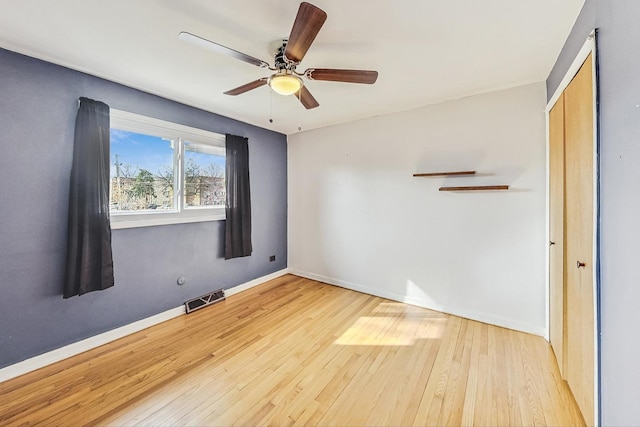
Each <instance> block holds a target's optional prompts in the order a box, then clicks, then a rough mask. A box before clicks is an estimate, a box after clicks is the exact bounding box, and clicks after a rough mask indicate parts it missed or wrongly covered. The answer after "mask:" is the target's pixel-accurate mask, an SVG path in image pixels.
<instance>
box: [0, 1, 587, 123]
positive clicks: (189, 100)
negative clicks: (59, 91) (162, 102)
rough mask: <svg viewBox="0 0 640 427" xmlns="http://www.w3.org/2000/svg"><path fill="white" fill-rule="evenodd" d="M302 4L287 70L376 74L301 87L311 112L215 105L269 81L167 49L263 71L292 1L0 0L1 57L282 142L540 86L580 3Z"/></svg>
mask: <svg viewBox="0 0 640 427" xmlns="http://www.w3.org/2000/svg"><path fill="white" fill-rule="evenodd" d="M311 2H312V3H313V4H315V5H316V6H318V7H320V8H321V9H323V10H324V11H325V12H327V15H328V18H327V21H326V23H325V24H324V27H323V28H322V29H321V30H320V33H319V34H318V37H317V38H316V40H315V42H314V44H313V45H312V46H311V48H310V49H309V51H308V53H307V55H306V57H305V58H304V60H303V61H302V63H301V64H300V66H299V67H298V70H304V69H306V68H311V67H316V68H350V69H369V70H378V72H379V77H378V81H377V82H376V84H375V85H372V86H370V85H358V84H346V83H334V82H321V81H305V84H306V86H307V88H308V89H309V90H310V91H311V93H312V94H313V95H314V96H315V98H316V99H317V100H318V102H319V103H320V107H318V108H316V109H313V110H305V109H304V108H302V107H301V106H300V104H299V103H298V101H297V99H296V98H295V97H293V96H289V97H283V96H280V95H276V94H272V93H271V90H270V89H269V87H268V86H263V87H261V88H258V89H255V90H253V91H250V92H247V93H245V94H243V95H239V96H236V97H231V96H227V95H223V92H224V91H226V90H228V89H231V88H234V87H237V86H240V85H242V84H244V83H248V82H250V81H252V80H256V79H258V78H260V77H263V76H266V75H268V70H264V69H260V68H258V67H255V66H252V65H249V64H247V63H244V62H241V61H239V60H236V59H233V58H229V57H226V56H222V55H218V54H215V53H212V52H210V51H207V50H203V49H201V48H198V47H197V46H193V45H190V44H187V43H184V42H181V41H179V40H178V33H179V32H180V31H188V32H191V33H193V34H197V35H199V36H201V37H204V38H207V39H209V40H213V41H215V42H217V43H220V44H222V45H225V46H228V47H231V48H233V49H235V50H239V51H241V52H244V53H246V54H248V55H251V56H254V57H256V58H259V59H263V60H265V61H267V62H269V63H271V64H273V58H271V54H270V52H269V44H270V42H272V41H273V40H275V39H278V38H282V37H287V36H288V35H289V32H290V30H291V26H292V24H293V21H294V19H295V16H296V13H297V10H298V5H299V3H300V2H299V1H298V0H261V1H259V0H215V1H212V0H180V1H179V0H135V1H133V0H55V1H51V0H20V1H16V0H0V47H3V48H6V49H9V50H13V51H16V52H20V53H24V54H26V55H30V56H33V57H36V58H41V59H44V60H47V61H50V62H53V63H56V64H61V65H64V66H66V67H69V68H73V69H76V70H80V71H84V72H87V73H90V74H94V75H97V76H100V77H104V78H106V79H109V80H113V81H116V82H119V83H123V84H125V85H128V86H132V87H135V88H138V89H142V90H144V91H147V92H151V93H154V94H157V95H161V96H164V97H166V98H169V99H173V100H176V101H180V102H183V103H185V104H189V105H193V106H195V107H199V108H202V109H204V110H207V111H211V112H214V113H217V114H221V115H224V116H228V117H232V118H235V119H238V120H242V121H244V122H247V123H251V124H255V125H257V126H260V127H264V128H268V129H273V130H276V131H279V132H282V133H285V134H291V133H295V132H297V131H298V127H301V128H302V130H303V131H304V130H309V129H314V128H319V127H324V126H329V125H333V124H337V123H342V122H347V121H352V120H357V119H361V118H365V117H371V116H377V115H381V114H386V113H391V112H396V111H403V110H409V109H412V108H416V107H419V106H422V105H427V104H433V103H436V102H441V101H445V100H449V99H455V98H460V97H463V96H468V95H473V94H478V93H483V92H489V91H493V90H498V89H504V88H508V87H513V86H518V85H522V84H527V83H532V82H538V81H542V80H545V79H546V77H547V76H548V74H549V72H550V70H551V68H552V66H553V64H554V62H555V60H556V58H557V56H558V54H559V52H560V49H561V48H562V45H563V43H564V41H565V39H566V37H567V35H568V34H569V31H570V30H571V27H572V25H573V23H574V22H575V19H576V17H577V16H578V13H579V11H580V8H581V7H582V4H583V3H584V0H349V1H346V0H342V1H339V0H311ZM1 77H2V76H0V78H1ZM269 118H273V120H274V122H273V123H269Z"/></svg>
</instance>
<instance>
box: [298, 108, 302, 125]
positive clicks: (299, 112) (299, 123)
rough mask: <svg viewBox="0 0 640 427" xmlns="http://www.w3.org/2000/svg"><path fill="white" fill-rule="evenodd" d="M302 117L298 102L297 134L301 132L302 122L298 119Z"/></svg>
mask: <svg viewBox="0 0 640 427" xmlns="http://www.w3.org/2000/svg"><path fill="white" fill-rule="evenodd" d="M301 116H302V103H301V102H298V132H300V131H301V130H302V123H301V122H302V120H301V119H300V117H301Z"/></svg>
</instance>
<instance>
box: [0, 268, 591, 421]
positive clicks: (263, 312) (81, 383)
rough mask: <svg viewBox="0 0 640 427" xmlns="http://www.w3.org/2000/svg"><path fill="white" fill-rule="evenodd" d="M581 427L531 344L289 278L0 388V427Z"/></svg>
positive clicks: (537, 341) (540, 346) (535, 340)
mask: <svg viewBox="0 0 640 427" xmlns="http://www.w3.org/2000/svg"><path fill="white" fill-rule="evenodd" d="M25 424H43V425H153V426H157V425H185V424H187V425H223V426H229V425H277V426H282V425H323V426H325V425H326V426H330V425H339V426H347V425H367V426H378V425H391V426H400V425H438V426H442V425H455V426H458V425H477V426H507V425H509V426H517V425H556V426H557V425H562V426H569V425H583V421H582V418H581V416H580V413H579V411H578V410H577V407H576V404H575V402H574V400H573V398H572V396H571V395H570V392H569V391H568V389H567V387H566V385H565V383H564V382H563V381H562V380H561V379H560V375H559V372H558V368H557V366H556V365H555V361H554V359H553V354H552V353H551V350H550V346H549V344H548V343H547V342H545V341H544V340H543V339H542V338H540V337H536V336H533V335H528V334H524V333H520V332H515V331H511V330H507V329H503V328H499V327H495V326H490V325H487V324H483V323H478V322H474V321H470V320H466V319H461V318H459V317H455V316H449V315H446V314H441V313H437V312H434V311H430V310H426V309H423V308H419V307H414V306H410V305H406V304H402V303H397V302H393V301H389V300H385V299H382V298H377V297H373V296H370V295H365V294H361V293H358V292H353V291H350V290H346V289H342V288H339V287H334V286H331V285H327V284H323V283H319V282H315V281H312V280H308V279H303V278H299V277H296V276H291V275H287V276H284V277H281V278H278V279H275V280H272V281H270V282H268V283H265V284H263V285H260V286H257V287H255V288H253V289H250V290H248V291H246V292H243V293H240V294H237V295H234V296H232V297H230V298H229V299H227V300H226V301H225V302H222V303H219V304H216V305H214V306H212V307H208V308H205V309H203V310H201V311H198V312H195V313H192V314H189V315H186V316H180V317H178V318H175V319H172V320H170V321H167V322H165V323H162V324H160V325H157V326H154V327H152V328H149V329H146V330H144V331H141V332H138V333H136V334H133V335H130V336H128V337H125V338H123V339H120V340H118V341H114V342H112V343H110V344H107V345H104V346H102V347H99V348H96V349H94V350H91V351H88V352H86V353H83V354H81V355H78V356H75V357H73V358H70V359H67V360H64V361H62V362H59V363H57V364H54V365H51V366H48V367H46V368H43V369H40V370H38V371H36V372H32V373H29V374H26V375H24V376H22V377H19V378H15V379H13V380H10V381H6V382H4V383H1V384H0V425H3V426H12V425H25Z"/></svg>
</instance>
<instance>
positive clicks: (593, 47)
mask: <svg viewBox="0 0 640 427" xmlns="http://www.w3.org/2000/svg"><path fill="white" fill-rule="evenodd" d="M589 54H591V55H592V59H593V60H592V76H593V79H592V80H593V112H594V113H593V192H594V194H593V229H592V231H593V260H594V268H593V325H594V328H593V329H594V330H593V344H594V348H593V353H594V354H593V360H594V364H593V369H594V372H593V386H594V390H593V397H594V399H593V401H594V405H593V410H594V414H593V419H594V420H595V422H596V425H600V424H601V422H600V256H599V253H600V231H599V227H598V223H599V221H600V196H599V194H600V187H599V181H600V173H599V170H600V164H599V160H598V158H599V155H598V154H599V152H600V145H599V139H600V138H599V127H598V120H599V115H600V114H599V109H598V58H597V31H596V30H595V29H594V30H592V31H591V32H590V33H589V35H588V36H587V39H586V41H585V43H584V44H583V45H582V48H581V49H580V51H579V52H578V54H577V55H576V57H575V59H574V60H573V62H572V63H571V66H570V67H569V69H568V70H567V73H566V74H565V76H564V78H563V79H562V81H561V82H560V84H559V85H558V87H557V88H556V90H555V92H554V93H553V96H552V97H551V98H550V99H549V102H548V103H547V106H546V108H545V110H544V112H545V123H546V139H547V140H546V236H547V238H546V241H547V242H549V240H550V215H549V210H550V191H549V183H550V169H549V149H550V141H549V112H550V111H551V109H552V108H553V106H554V105H555V104H556V102H558V99H559V98H560V96H561V95H562V93H563V92H564V90H565V89H566V88H567V86H568V85H569V83H571V80H573V78H574V76H575V75H576V74H577V73H578V71H579V70H580V68H581V67H582V64H583V63H584V61H585V60H586V59H587V57H588V56H589ZM545 247H546V257H545V263H546V268H545V272H546V274H545V280H546V313H545V314H546V325H545V339H546V340H547V341H550V297H551V295H550V280H549V275H550V263H549V257H550V251H549V245H548V244H546V245H545ZM559 363H562V362H559Z"/></svg>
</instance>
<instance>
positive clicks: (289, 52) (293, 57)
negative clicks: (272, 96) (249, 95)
mask: <svg viewBox="0 0 640 427" xmlns="http://www.w3.org/2000/svg"><path fill="white" fill-rule="evenodd" d="M326 19H327V14H326V13H325V12H324V11H323V10H322V9H320V8H318V7H316V6H314V5H312V4H310V3H307V2H302V3H300V8H299V9H298V15H297V16H296V20H295V21H294V23H293V28H292V29H291V34H290V35H289V38H288V39H284V40H278V41H277V42H275V43H277V44H276V46H274V50H275V57H274V66H273V67H272V66H271V65H270V64H269V63H268V62H265V61H262V60H260V59H257V58H254V57H252V56H249V55H247V54H244V53H242V52H238V51H237V50H234V49H231V48H228V47H226V46H223V45H221V44H218V43H215V42H212V41H210V40H207V39H204V38H202V37H198V36H196V35H194V34H191V33H188V32H185V31H183V32H181V33H180V34H179V36H178V37H179V38H180V39H181V40H183V41H186V42H189V43H193V44H195V45H198V46H201V47H204V48H206V49H209V50H212V51H214V52H216V53H221V54H223V55H227V56H230V57H232V58H236V59H239V60H241V61H244V62H247V63H249V64H252V65H256V66H258V67H260V68H267V69H269V70H271V71H275V73H273V74H271V75H270V76H269V77H262V78H259V79H258V80H254V81H252V82H249V83H247V84H244V85H242V86H238V87H237V88H235V89H231V90H228V91H226V92H224V93H225V95H232V96H235V95H240V94H242V93H245V92H248V91H250V90H252V89H256V88H259V87H261V86H264V85H266V84H268V85H269V86H270V87H271V89H273V90H274V91H275V92H276V93H279V94H281V95H293V94H295V96H296V97H297V98H298V99H299V100H300V102H301V103H302V105H303V106H304V107H305V108H306V109H311V108H316V107H318V106H319V105H320V104H318V101H316V99H315V98H314V97H313V95H311V92H309V90H308V89H307V88H306V87H305V85H304V82H303V80H302V78H301V77H305V78H307V79H309V80H325V81H333V82H346V83H364V84H373V83H375V82H376V80H377V78H378V72H377V71H367V70H341V69H334V68H308V69H306V70H305V71H304V72H302V73H299V72H298V71H296V67H297V66H298V65H299V64H300V62H302V58H304V55H305V54H306V53H307V51H308V50H309V47H310V46H311V43H313V41H314V40H315V38H316V36H317V35H318V32H319V31H320V28H322V25H323V24H324V21H326Z"/></svg>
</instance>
